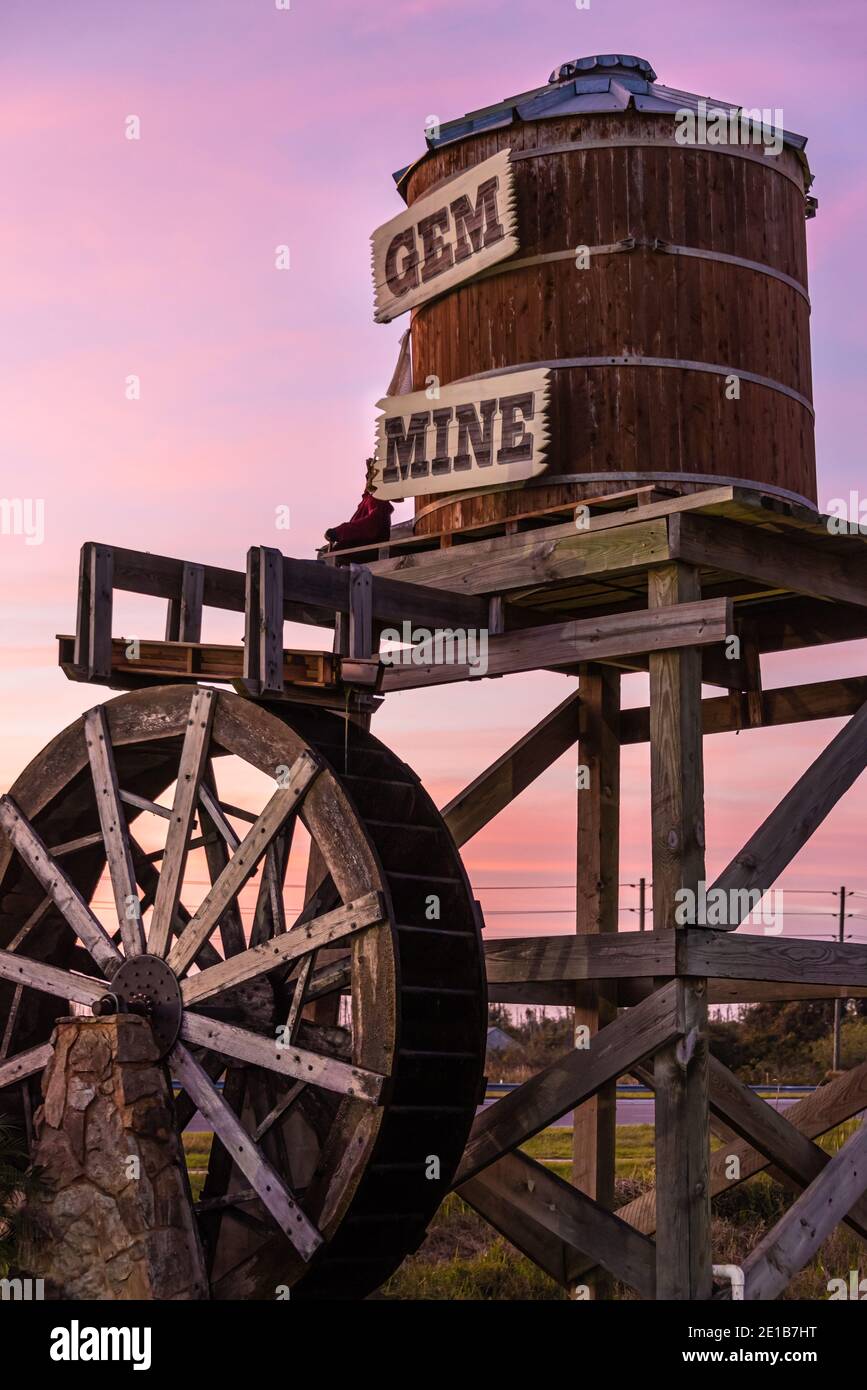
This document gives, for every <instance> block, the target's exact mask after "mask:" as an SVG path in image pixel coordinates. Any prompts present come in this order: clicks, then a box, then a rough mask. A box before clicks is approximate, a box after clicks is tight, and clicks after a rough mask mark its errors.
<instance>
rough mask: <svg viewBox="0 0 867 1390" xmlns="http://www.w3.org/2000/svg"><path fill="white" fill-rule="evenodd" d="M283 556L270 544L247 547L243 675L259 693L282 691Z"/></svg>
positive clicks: (253, 689)
mask: <svg viewBox="0 0 867 1390" xmlns="http://www.w3.org/2000/svg"><path fill="white" fill-rule="evenodd" d="M283 618H284V606H283V556H282V555H281V553H280V551H279V550H275V549H273V548H272V547H270V546H265V545H260V546H256V545H254V546H251V547H250V549H249V550H248V551H247V585H246V596H245V623H244V678H245V680H246V681H247V682H248V684H249V686H250V689H251V690H252V692H253V693H254V694H256V695H282V693H283V689H284V681H283Z"/></svg>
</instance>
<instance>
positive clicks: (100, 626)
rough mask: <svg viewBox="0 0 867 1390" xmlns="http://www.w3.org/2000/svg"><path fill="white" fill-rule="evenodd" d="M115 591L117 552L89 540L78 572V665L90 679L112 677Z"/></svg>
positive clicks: (76, 662)
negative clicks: (115, 560)
mask: <svg viewBox="0 0 867 1390" xmlns="http://www.w3.org/2000/svg"><path fill="white" fill-rule="evenodd" d="M113 592H114V552H113V551H112V550H111V549H110V548H109V547H108V546H106V545H96V544H95V542H93V541H86V542H85V543H84V545H83V546H82V547H81V561H80V565H79V572H78V611H77V614H76V621H75V655H74V661H75V665H76V666H78V667H80V668H81V669H82V670H84V671H86V672H87V678H88V680H94V679H97V680H99V679H107V678H108V676H110V675H111V617H112V599H113Z"/></svg>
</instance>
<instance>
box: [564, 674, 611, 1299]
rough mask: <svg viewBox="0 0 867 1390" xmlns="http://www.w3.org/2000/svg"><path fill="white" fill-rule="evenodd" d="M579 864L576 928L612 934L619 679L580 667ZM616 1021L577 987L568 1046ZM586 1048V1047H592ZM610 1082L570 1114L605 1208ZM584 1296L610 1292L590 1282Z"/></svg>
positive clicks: (605, 989)
mask: <svg viewBox="0 0 867 1390" xmlns="http://www.w3.org/2000/svg"><path fill="white" fill-rule="evenodd" d="M578 692H579V704H578V711H577V713H578V764H579V773H578V861H577V891H576V916H575V930H576V931H577V933H578V934H579V935H580V936H587V935H596V934H597V933H600V932H616V931H617V925H618V878H619V867H620V865H619V837H620V740H619V736H618V735H619V730H618V724H619V716H620V675H619V673H618V672H617V671H615V670H613V669H611V668H609V667H604V666H592V665H587V666H582V667H581V669H580V672H579V681H578ZM616 1017H617V995H616V986H612V985H611V983H610V982H608V981H603V980H593V981H587V982H586V983H585V982H582V983H580V984H579V985H578V986H577V988H576V996H575V1043H576V1046H577V1047H580V1046H582V1044H583V1043H584V1038H585V1029H587V1030H589V1033H590V1036H591V1038H592V1037H594V1036H595V1035H596V1034H597V1033H598V1031H599V1029H600V1028H604V1027H605V1026H606V1025H607V1024H609V1023H611V1022H612V1021H613V1020H614V1019H615V1018H616ZM591 1046H592V1043H591ZM616 1087H617V1082H616V1079H615V1080H614V1081H610V1082H609V1083H608V1084H607V1085H606V1086H604V1087H603V1088H602V1089H601V1090H600V1091H599V1092H597V1094H596V1095H595V1096H593V1097H592V1098H591V1099H590V1100H587V1101H585V1102H584V1104H583V1105H582V1106H580V1107H579V1108H578V1109H577V1110H576V1111H575V1113H574V1128H573V1140H572V1182H573V1184H574V1186H575V1187H578V1188H580V1189H581V1191H582V1192H585V1193H586V1194H587V1195H588V1197H592V1198H594V1199H595V1201H597V1202H599V1203H600V1204H601V1205H602V1206H603V1207H606V1208H608V1209H609V1210H610V1209H611V1208H612V1207H613V1205H614V1165H615V1149H616V1104H617V1095H616ZM590 1289H591V1296H593V1297H596V1298H599V1297H604V1296H606V1295H607V1293H608V1292H610V1287H609V1285H608V1281H607V1280H605V1281H603V1280H595V1281H593V1282H592V1283H591V1285H590Z"/></svg>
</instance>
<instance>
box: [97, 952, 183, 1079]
mask: <svg viewBox="0 0 867 1390" xmlns="http://www.w3.org/2000/svg"><path fill="white" fill-rule="evenodd" d="M115 1000H116V1001H117V1002H116V1004H115V1005H114V1007H115V1009H116V1008H120V1009H122V1010H123V1011H125V1012H128V1013H136V1014H140V1015H141V1016H142V1017H143V1018H146V1019H147V1020H148V1022H149V1023H150V1026H151V1031H152V1032H153V1035H154V1042H155V1043H156V1045H157V1048H158V1049H159V1054H160V1056H161V1057H165V1055H166V1053H167V1052H170V1051H171V1049H172V1048H173V1047H174V1045H175V1043H176V1042H177V1039H178V1034H179V1033H180V1030H181V1017H182V1015H183V1002H182V1000H181V987H180V985H179V984H178V981H177V978H176V976H175V973H174V971H173V970H172V969H171V968H170V967H169V966H168V965H167V964H166V962H165V961H164V960H162V959H161V957H159V956H148V955H142V956H131V957H130V958H129V959H128V960H125V961H124V962H123V964H122V965H121V966H120V967H119V969H118V970H117V972H116V973H115V974H114V975H113V976H112V978H111V990H110V991H109V992H108V994H107V996H106V1005H105V1006H104V1007H103V1008H101V1009H99V1010H96V1009H95V1010H94V1012H97V1011H98V1012H100V1013H102V1012H111V1011H112V1007H111V1006H112V1004H113V1002H114V1001H115ZM100 1003H102V1001H100Z"/></svg>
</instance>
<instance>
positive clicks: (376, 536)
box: [325, 492, 394, 546]
mask: <svg viewBox="0 0 867 1390" xmlns="http://www.w3.org/2000/svg"><path fill="white" fill-rule="evenodd" d="M393 511H394V507H393V506H392V505H391V503H390V502H383V501H379V500H378V499H377V498H376V497H374V496H373V493H371V492H365V493H364V494H363V496H362V498H361V501H360V502H359V504H358V506H357V507H356V508H355V511H354V512H353V513H352V516H351V517H350V519H349V521H344V522H343V524H342V525H341V526H333V527H332V528H331V529H330V530H329V531H326V532H325V536H326V539H327V540H329V541H331V542H332V543H333V544H334V545H339V546H349V545H366V544H368V543H370V542H373V541H387V540H388V537H389V535H390V534H391V520H390V518H391V514H392V512H393Z"/></svg>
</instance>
